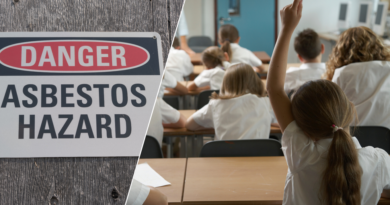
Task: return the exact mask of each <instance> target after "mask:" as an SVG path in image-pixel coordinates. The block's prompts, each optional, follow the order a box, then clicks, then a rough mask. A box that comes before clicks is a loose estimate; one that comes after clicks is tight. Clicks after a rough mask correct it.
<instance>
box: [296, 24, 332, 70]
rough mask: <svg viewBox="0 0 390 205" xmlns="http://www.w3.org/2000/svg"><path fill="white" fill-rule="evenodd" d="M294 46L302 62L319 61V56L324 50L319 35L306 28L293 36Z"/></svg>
mask: <svg viewBox="0 0 390 205" xmlns="http://www.w3.org/2000/svg"><path fill="white" fill-rule="evenodd" d="M294 48H295V51H296V52H297V53H298V57H299V59H300V60H301V62H303V63H310V62H315V61H320V62H321V56H322V54H323V53H324V51H325V49H324V48H325V47H324V45H323V44H322V43H321V41H320V37H319V36H318V34H317V33H316V32H315V31H314V30H312V29H306V30H304V31H302V32H300V33H299V34H298V36H297V37H296V38H295V42H294Z"/></svg>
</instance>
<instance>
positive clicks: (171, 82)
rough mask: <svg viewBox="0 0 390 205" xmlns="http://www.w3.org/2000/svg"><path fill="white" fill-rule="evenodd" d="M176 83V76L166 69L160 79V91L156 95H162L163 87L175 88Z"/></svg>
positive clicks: (160, 96)
mask: <svg viewBox="0 0 390 205" xmlns="http://www.w3.org/2000/svg"><path fill="white" fill-rule="evenodd" d="M176 85H177V80H176V78H175V77H174V76H173V75H172V74H171V73H170V72H169V71H167V70H165V72H164V76H163V79H162V81H161V86H160V91H159V93H158V97H159V98H162V97H164V92H165V88H175V87H176Z"/></svg>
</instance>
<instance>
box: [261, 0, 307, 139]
mask: <svg viewBox="0 0 390 205" xmlns="http://www.w3.org/2000/svg"><path fill="white" fill-rule="evenodd" d="M301 16H302V0H294V2H293V4H290V5H288V6H286V7H284V8H283V9H282V10H281V11H280V17H281V21H282V29H281V31H280V34H279V38H278V41H277V42H276V46H275V49H274V53H273V55H272V60H271V65H270V68H269V72H268V76H267V91H268V95H269V98H270V101H271V105H272V107H273V109H274V112H275V116H276V119H277V120H278V122H279V125H280V128H281V130H282V132H283V131H284V130H285V129H286V127H287V126H288V125H289V124H290V123H291V122H292V121H294V117H293V115H292V111H291V102H290V100H289V99H288V97H287V95H286V93H285V92H284V81H285V77H286V65H287V56H288V47H289V43H290V39H291V36H292V34H293V32H294V29H295V28H296V26H297V25H298V23H299V20H300V18H301Z"/></svg>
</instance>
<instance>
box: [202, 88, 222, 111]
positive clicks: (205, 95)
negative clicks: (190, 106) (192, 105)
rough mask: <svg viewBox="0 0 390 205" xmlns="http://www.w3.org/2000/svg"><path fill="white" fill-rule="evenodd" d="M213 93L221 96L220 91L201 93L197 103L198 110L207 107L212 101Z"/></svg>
mask: <svg viewBox="0 0 390 205" xmlns="http://www.w3.org/2000/svg"><path fill="white" fill-rule="evenodd" d="M213 92H216V93H217V94H219V90H205V91H202V92H201V93H199V95H198V102H197V103H196V109H197V110H199V109H201V108H202V107H203V106H205V105H207V104H208V103H209V101H210V96H211V94H212V93H213Z"/></svg>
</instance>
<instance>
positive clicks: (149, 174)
mask: <svg viewBox="0 0 390 205" xmlns="http://www.w3.org/2000/svg"><path fill="white" fill-rule="evenodd" d="M133 178H134V179H136V180H138V181H139V182H141V183H142V184H145V185H147V186H152V187H160V186H166V185H170V184H171V183H169V182H168V181H166V180H165V179H164V178H163V177H162V176H161V175H159V174H158V173H157V172H156V171H154V169H153V168H152V167H150V166H149V164H148V163H143V164H139V165H137V168H136V169H135V173H134V177H133Z"/></svg>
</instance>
